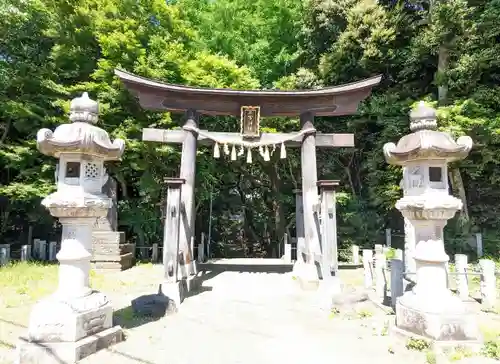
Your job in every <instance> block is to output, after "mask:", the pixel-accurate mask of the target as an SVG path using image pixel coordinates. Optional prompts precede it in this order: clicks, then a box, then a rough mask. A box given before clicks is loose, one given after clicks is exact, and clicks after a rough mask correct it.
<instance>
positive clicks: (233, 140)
mask: <svg viewBox="0 0 500 364" xmlns="http://www.w3.org/2000/svg"><path fill="white" fill-rule="evenodd" d="M203 132H204V133H208V134H210V135H213V137H214V138H215V139H217V140H223V141H225V142H227V143H228V144H237V143H238V142H240V141H241V140H242V136H241V135H240V133H227V132H207V131H205V130H204V131H203ZM290 135H293V133H262V134H261V136H260V138H259V139H258V140H259V141H261V142H264V143H266V144H276V143H280V141H281V140H283V138H286V137H287V136H290ZM185 137H186V131H184V130H182V129H179V130H165V129H154V128H144V129H142V140H144V141H148V142H160V143H169V144H182V142H183V141H184V139H185ZM302 139H303V136H302V135H298V136H297V138H296V140H290V141H287V142H286V143H285V144H286V145H287V146H289V147H300V145H301V143H302ZM198 143H199V144H200V145H210V144H213V141H212V140H211V139H209V138H205V137H204V136H202V135H199V136H198ZM316 146H317V147H323V148H339V147H354V134H321V133H316Z"/></svg>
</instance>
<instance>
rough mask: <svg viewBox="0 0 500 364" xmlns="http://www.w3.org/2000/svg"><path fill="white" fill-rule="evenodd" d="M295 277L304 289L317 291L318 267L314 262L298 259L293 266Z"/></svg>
mask: <svg viewBox="0 0 500 364" xmlns="http://www.w3.org/2000/svg"><path fill="white" fill-rule="evenodd" d="M293 277H294V279H295V280H296V281H297V282H298V284H299V287H300V288H301V289H302V290H305V291H316V290H317V289H318V288H319V276H318V269H317V268H316V265H314V264H308V263H303V262H301V261H297V262H296V263H295V264H294V266H293Z"/></svg>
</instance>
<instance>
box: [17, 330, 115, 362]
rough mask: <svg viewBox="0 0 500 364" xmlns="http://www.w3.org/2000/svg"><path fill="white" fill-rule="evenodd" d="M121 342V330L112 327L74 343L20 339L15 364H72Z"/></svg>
mask: <svg viewBox="0 0 500 364" xmlns="http://www.w3.org/2000/svg"><path fill="white" fill-rule="evenodd" d="M122 340H123V333H122V328H121V327H120V326H114V327H111V328H109V329H106V330H104V331H101V332H99V333H97V334H94V335H91V336H87V337H85V338H83V339H81V340H78V341H76V342H31V341H29V339H28V338H27V337H21V338H20V339H19V343H18V345H17V358H16V364H73V363H76V362H78V361H79V360H82V359H83V358H85V357H87V356H89V355H91V354H93V353H95V352H97V351H99V350H101V349H105V348H107V347H109V346H111V345H113V344H115V343H117V342H120V341H122Z"/></svg>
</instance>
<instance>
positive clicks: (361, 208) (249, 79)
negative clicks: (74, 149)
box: [0, 0, 500, 254]
mask: <svg viewBox="0 0 500 364" xmlns="http://www.w3.org/2000/svg"><path fill="white" fill-rule="evenodd" d="M0 18H1V19H2V22H1V23H0V122H1V123H0V171H1V176H0V236H2V239H4V240H7V241H16V240H19V235H20V232H21V231H26V227H27V226H28V225H32V226H34V227H35V234H38V235H40V234H49V233H50V232H51V231H52V230H53V225H54V221H53V219H52V218H51V217H50V216H49V215H48V214H47V213H46V212H45V211H44V209H43V208H42V207H41V206H40V200H41V198H42V197H43V196H45V195H46V194H47V193H49V192H50V191H51V190H52V189H53V188H54V187H53V186H54V166H55V161H54V160H53V159H50V158H46V157H44V156H43V155H41V153H39V152H38V151H37V150H36V142H35V139H36V138H35V135H36V132H37V130H39V129H40V128H42V127H47V128H52V129H53V128H55V127H56V126H57V125H58V124H61V123H66V122H68V119H67V113H68V107H69V100H71V98H73V97H75V96H76V95H77V94H78V93H80V92H81V91H83V90H86V91H89V92H90V94H91V96H92V97H94V98H97V99H98V100H99V102H100V104H101V116H100V123H101V127H103V128H105V129H106V130H107V131H108V132H109V133H110V135H111V136H112V137H113V138H114V137H122V138H125V139H126V141H127V149H126V153H125V157H124V159H123V161H121V162H119V163H115V164H113V165H110V166H109V167H108V168H109V170H110V173H111V175H112V176H113V177H114V178H115V179H116V180H117V181H118V185H119V196H120V204H119V209H120V210H119V219H120V221H119V224H120V227H121V229H123V230H126V232H127V235H128V238H129V239H130V240H134V241H136V242H137V243H138V244H140V245H149V244H152V243H153V242H157V241H159V240H160V237H161V229H162V228H161V204H162V200H163V198H164V189H163V185H162V179H163V178H164V177H165V176H176V175H177V174H178V166H179V158H180V149H179V148H177V147H173V146H167V145H159V144H153V143H144V142H142V141H141V129H142V128H143V127H147V126H154V127H160V128H175V127H178V126H179V125H180V122H181V116H178V115H174V114H172V115H170V114H168V113H165V114H161V113H150V112H145V111H144V110H142V109H141V108H140V107H139V106H138V104H137V103H136V101H135V100H134V99H133V98H132V97H131V96H130V95H129V94H128V93H127V92H126V91H125V90H124V89H123V87H122V86H121V84H120V83H119V82H118V80H117V79H116V78H115V77H114V76H113V70H114V68H115V67H120V68H123V69H126V70H128V71H131V72H134V73H137V74H140V75H143V76H146V77H152V78H156V79H161V80H164V81H166V82H171V83H179V84H188V85H196V86H211V87H231V88H240V89H242V88H282V89H290V88H313V87H320V86H328V85H335V84H341V83H345V82H351V81H356V80H359V79H362V78H365V77H368V76H372V75H375V74H382V75H383V82H382V84H381V85H380V86H379V87H378V88H376V89H375V90H374V92H373V94H372V96H371V97H370V98H369V99H368V100H367V101H366V102H364V104H363V105H362V106H361V108H360V111H359V113H358V114H357V115H355V116H351V117H342V118H319V119H318V121H317V128H318V129H319V130H321V131H322V132H337V131H338V132H353V133H355V134H356V144H357V146H356V148H355V149H354V150H342V149H336V150H326V151H319V152H318V153H319V154H318V175H319V177H320V178H323V179H340V180H341V186H342V188H341V193H340V194H339V201H338V204H339V208H338V211H339V218H338V219H339V235H340V241H341V243H342V244H347V243H351V242H357V243H359V244H361V245H370V244H373V243H374V242H375V241H376V240H377V239H379V238H380V237H381V234H382V232H383V231H384V230H385V228H386V227H391V228H393V229H395V230H398V229H399V230H401V228H402V218H401V216H400V214H399V213H398V212H397V211H395V210H394V208H393V206H394V203H395V201H396V200H397V199H398V198H399V197H400V195H401V192H400V189H399V180H400V179H401V170H400V168H395V167H391V166H388V165H387V164H386V163H385V161H384V159H383V155H382V146H383V144H384V143H386V142H388V141H396V140H398V139H399V138H400V137H401V136H402V135H403V134H405V133H407V132H408V123H409V121H408V111H409V109H410V107H411V106H412V105H413V104H414V103H415V102H416V101H418V100H421V99H426V100H427V101H429V102H433V103H434V104H435V105H436V107H439V115H440V126H441V128H443V129H446V130H449V131H450V132H452V133H453V134H454V135H455V136H459V135H462V134H467V135H470V136H471V137H472V138H473V139H474V141H475V142H476V147H475V148H474V150H473V152H472V153H471V155H470V157H469V158H468V159H467V160H465V161H463V162H460V163H457V164H456V165H455V166H453V168H452V170H451V173H450V174H451V182H452V183H451V190H452V191H453V193H454V194H455V195H456V196H458V197H460V198H461V199H462V200H463V201H464V202H465V206H466V208H464V209H463V211H462V212H461V213H460V214H459V216H458V217H457V218H456V219H455V220H456V221H453V222H452V223H450V224H449V226H448V229H449V234H451V235H453V236H469V235H470V234H471V233H472V232H475V231H483V232H485V233H486V245H487V249H489V250H490V252H492V253H496V251H497V250H498V248H497V246H498V245H497V244H496V243H494V240H488V239H489V238H488V232H492V233H493V234H494V233H495V232H496V231H498V229H499V228H500V218H498V216H499V215H498V214H499V212H500V208H499V207H498V206H499V205H498V203H497V201H498V200H499V198H500V192H498V191H499V190H498V188H497V186H498V184H499V180H500V158H499V159H497V158H496V157H495V155H498V152H495V150H497V148H498V146H499V144H500V114H499V111H500V87H499V86H498V84H499V81H500V0H484V1H481V0H468V1H467V0H452V1H439V0H433V1H418V0H415V1H410V0H407V1H405V2H401V1H393V0H391V1H375V0H338V1H331V0H308V1H304V0H252V1H250V0H215V1H213V0H177V1H173V0H170V1H168V0H167V1H165V0H141V1H132V0H78V1H75V0H61V1H50V0H30V1H26V0H5V1H3V2H2V4H0ZM201 123H202V126H203V127H204V128H207V129H211V130H220V131H237V130H238V121H237V120H235V119H232V118H209V117H205V118H203V119H202V120H201ZM297 124H298V122H297V120H295V119H286V120H285V119H266V120H265V121H264V122H263V127H264V128H265V129H266V130H267V131H283V130H285V131H291V130H294V129H297V127H298V126H297ZM297 181H300V158H299V155H298V153H297V151H289V156H288V158H287V159H286V160H285V161H283V160H279V159H278V160H275V161H273V163H265V162H255V163H254V164H251V165H247V164H246V163H244V161H243V162H239V161H237V162H230V163H229V162H227V161H224V160H214V159H213V158H212V151H211V150H209V149H204V148H199V155H198V160H197V189H196V211H197V214H196V216H197V231H198V232H201V231H203V232H207V231H208V221H209V210H210V201H212V202H213V211H212V216H213V219H212V238H213V239H214V240H215V241H217V242H221V243H222V242H230V241H238V242H240V243H242V245H243V246H245V249H248V254H257V252H258V251H261V250H267V251H268V252H269V253H272V251H273V246H274V245H275V244H274V243H276V242H278V241H280V239H282V236H283V234H284V233H285V232H287V231H288V232H290V233H291V234H292V235H293V228H294V223H293V215H294V211H295V207H294V201H295V196H294V194H293V189H294V188H296V187H297ZM235 215H243V216H244V217H245V219H244V222H243V223H241V220H240V219H235V218H234V217H235ZM494 238H495V237H494V236H493V237H492V238H491V239H494ZM488 241H491V243H490V244H489V246H488Z"/></svg>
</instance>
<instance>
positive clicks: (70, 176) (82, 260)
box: [18, 92, 125, 363]
mask: <svg viewBox="0 0 500 364" xmlns="http://www.w3.org/2000/svg"><path fill="white" fill-rule="evenodd" d="M98 113H99V107H98V104H97V102H95V101H93V100H91V99H90V98H89V97H88V94H87V93H86V92H85V93H84V94H83V95H82V96H81V97H78V98H75V99H74V100H73V101H72V102H71V113H70V120H71V123H69V124H63V125H60V126H59V127H57V128H56V130H55V131H54V132H52V131H51V130H49V129H41V130H40V131H39V132H38V133H37V145H38V149H39V150H40V152H42V153H43V154H46V155H50V156H53V157H56V158H58V159H59V165H58V168H57V170H56V183H57V191H56V192H54V193H52V194H50V195H48V196H47V197H46V198H45V199H44V200H43V201H42V204H43V205H44V206H45V207H46V208H47V209H48V210H49V211H50V213H51V214H52V215H53V216H55V217H57V218H59V221H60V222H61V224H62V239H61V249H60V250H59V252H58V253H57V256H56V257H57V259H58V260H59V263H60V265H59V285H58V288H57V291H56V292H55V293H54V294H52V295H51V296H49V297H47V298H45V299H43V300H42V301H40V302H38V303H37V304H36V305H35V306H34V308H33V311H32V313H31V316H30V321H29V327H28V335H27V337H22V338H21V340H20V344H19V348H18V354H19V358H18V359H19V360H18V362H19V363H35V362H36V363H38V362H42V361H43V362H44V363H61V362H64V363H74V362H76V361H78V360H80V359H82V358H83V357H85V356H87V355H89V354H91V353H93V352H95V351H96V350H97V348H103V347H106V346H108V345H109V344H110V343H112V342H115V341H119V340H120V339H121V336H122V335H121V328H120V327H119V326H117V327H112V321H113V308H112V306H111V303H110V302H109V300H108V299H107V298H106V296H105V295H104V294H103V293H100V292H98V291H95V290H93V289H92V288H91V287H90V285H89V273H90V260H91V257H92V227H93V225H94V224H95V222H96V219H97V218H99V217H104V216H106V214H107V213H108V209H109V208H110V207H111V200H110V199H109V198H108V197H107V196H106V195H104V194H103V193H102V187H103V185H104V183H106V180H107V174H106V171H105V167H104V162H106V161H111V160H119V159H120V158H121V156H122V154H123V150H124V147H125V143H124V141H123V140H121V139H116V140H115V141H114V142H113V143H112V142H111V141H110V139H109V136H108V133H107V132H106V131H104V130H102V129H100V128H98V127H97V126H95V125H94V124H95V123H96V122H97V120H98ZM41 358H43V360H42V359H41ZM38 360H40V361H38Z"/></svg>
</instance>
